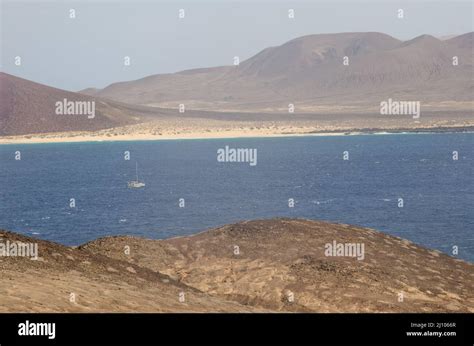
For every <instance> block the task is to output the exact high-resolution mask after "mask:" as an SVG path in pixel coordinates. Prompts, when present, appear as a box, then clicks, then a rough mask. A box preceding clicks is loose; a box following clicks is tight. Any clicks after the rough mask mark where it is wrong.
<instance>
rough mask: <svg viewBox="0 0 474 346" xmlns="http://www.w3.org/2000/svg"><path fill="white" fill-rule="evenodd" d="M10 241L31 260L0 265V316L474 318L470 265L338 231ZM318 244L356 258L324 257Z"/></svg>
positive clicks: (405, 244)
mask: <svg viewBox="0 0 474 346" xmlns="http://www.w3.org/2000/svg"><path fill="white" fill-rule="evenodd" d="M15 242H23V243H37V244H38V253H39V258H38V259H37V260H31V259H29V258H26V257H0V275H1V278H2V280H0V312H30V311H33V312H51V311H53V312H262V311H272V312H284V311H297V312H474V265H473V264H471V263H467V262H464V261H462V260H458V259H455V258H452V257H449V256H447V255H444V254H442V253H440V252H438V251H434V250H429V249H426V248H423V247H420V246H417V245H415V244H413V243H411V242H410V241H407V240H404V239H400V238H396V237H392V236H389V235H385V234H383V233H381V232H377V231H374V230H371V229H366V228H359V227H354V226H349V225H344V224H330V223H326V222H319V221H311V220H302V219H272V220H260V221H246V222H241V223H237V224H233V225H226V226H223V227H219V228H215V229H211V230H208V231H205V232H202V233H199V234H196V235H193V236H187V237H178V238H172V239H167V240H150V239H143V238H136V237H128V236H116V237H107V238H101V239H97V240H95V241H92V242H90V243H87V244H84V245H82V246H79V247H67V246H63V245H59V244H56V243H52V242H48V241H42V240H37V239H33V238H29V237H25V236H22V235H18V234H15V233H11V232H7V231H0V243H3V244H6V243H9V244H11V243H15ZM328 244H333V245H334V244H359V245H361V244H363V246H364V247H363V249H364V252H363V253H359V255H361V256H356V257H348V256H327V255H328V254H337V252H336V251H334V252H332V251H329V252H328ZM359 249H360V248H359ZM344 254H345V255H347V252H346V253H344Z"/></svg>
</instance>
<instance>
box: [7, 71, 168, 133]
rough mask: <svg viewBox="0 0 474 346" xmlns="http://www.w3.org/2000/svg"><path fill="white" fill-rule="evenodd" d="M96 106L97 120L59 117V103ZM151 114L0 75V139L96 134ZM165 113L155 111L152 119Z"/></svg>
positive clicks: (119, 104) (71, 116)
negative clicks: (58, 133) (23, 135)
mask: <svg viewBox="0 0 474 346" xmlns="http://www.w3.org/2000/svg"><path fill="white" fill-rule="evenodd" d="M64 99H66V100H67V101H72V102H76V101H79V102H84V101H85V102H88V101H94V102H95V117H94V118H91V119H89V118H88V117H87V115H79V114H76V115H62V114H56V102H61V101H63V100H64ZM148 113H150V112H149V110H146V109H143V108H140V107H135V106H129V105H125V104H122V103H119V102H114V101H109V100H102V99H100V98H97V97H93V96H88V95H83V94H79V93H74V92H69V91H65V90H61V89H56V88H52V87H49V86H46V85H43V84H39V83H35V82H32V81H29V80H26V79H22V78H18V77H15V76H12V75H9V74H6V73H3V72H0V136H5V135H21V134H31V133H44V132H58V131H94V130H100V129H106V128H112V127H118V126H124V125H130V124H137V123H141V122H143V121H145V119H146V117H147V114H148ZM161 113H162V111H160V110H158V109H154V110H153V114H148V115H153V116H155V117H156V116H157V115H158V116H159V115H160V114H161Z"/></svg>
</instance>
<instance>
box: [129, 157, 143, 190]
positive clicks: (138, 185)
mask: <svg viewBox="0 0 474 346" xmlns="http://www.w3.org/2000/svg"><path fill="white" fill-rule="evenodd" d="M135 170H136V173H137V179H136V180H132V181H129V182H128V187H129V188H130V189H139V188H141V187H144V186H145V183H144V182H142V181H140V180H138V162H135Z"/></svg>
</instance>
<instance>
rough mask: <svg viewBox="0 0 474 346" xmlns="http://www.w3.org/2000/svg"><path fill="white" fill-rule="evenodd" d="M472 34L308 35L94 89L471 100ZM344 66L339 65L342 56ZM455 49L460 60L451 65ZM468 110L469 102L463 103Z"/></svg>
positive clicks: (198, 98) (244, 105)
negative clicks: (231, 58)
mask: <svg viewBox="0 0 474 346" xmlns="http://www.w3.org/2000/svg"><path fill="white" fill-rule="evenodd" d="M472 37H473V33H468V34H464V35H461V36H457V37H454V38H451V39H449V40H445V41H442V40H439V39H437V38H435V37H432V36H429V35H422V36H420V37H417V38H415V39H412V40H410V41H406V42H402V41H399V40H397V39H395V38H393V37H391V36H388V35H385V34H381V33H372V32H369V33H340V34H322V35H310V36H304V37H300V38H297V39H294V40H291V41H289V42H287V43H285V44H283V45H281V46H278V47H271V48H267V49H264V50H263V51H261V52H260V53H258V54H257V55H255V56H253V57H251V58H250V59H248V60H246V61H243V62H241V63H240V65H239V66H223V67H217V68H202V69H195V70H189V71H183V72H178V73H174V74H162V75H154V76H149V77H146V78H143V79H139V80H136V81H130V82H121V83H115V84H112V85H110V86H108V87H106V88H104V89H102V90H100V91H97V92H95V94H96V95H99V96H102V97H106V98H110V99H115V100H122V101H124V102H128V103H133V104H141V105H154V106H165V107H169V106H171V105H174V106H175V105H176V104H178V103H184V104H186V105H188V106H189V108H193V109H210V110H223V109H234V110H268V109H271V108H272V107H273V108H279V107H280V108H283V109H285V108H286V107H287V105H288V103H291V102H293V103H296V102H298V104H304V105H305V106H306V108H307V107H308V106H311V105H313V106H316V105H321V104H329V105H331V104H332V105H335V106H340V105H345V104H348V105H350V104H365V105H368V106H371V105H373V104H378V103H379V102H380V100H385V99H387V98H389V97H391V98H394V99H396V98H403V100H405V99H407V100H417V101H422V102H424V103H429V102H431V103H433V102H440V103H441V102H443V101H460V102H463V101H472V91H473V83H474V82H473V78H472V77H473V66H474V64H473V59H474V58H473V54H472V49H473V44H472ZM344 56H347V57H348V58H349V65H348V66H344V65H343V57H344ZM453 56H457V57H458V59H459V65H458V66H453V65H452V58H453ZM467 109H470V107H467Z"/></svg>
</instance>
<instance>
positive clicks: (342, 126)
mask: <svg viewBox="0 0 474 346" xmlns="http://www.w3.org/2000/svg"><path fill="white" fill-rule="evenodd" d="M473 130H474V120H470V119H468V118H466V119H461V120H456V121H448V120H440V119H436V118H435V119H429V120H427V121H425V122H424V123H416V122H404V121H400V120H393V119H392V120H390V119H389V120H385V121H379V122H378V123H375V125H374V123H373V122H372V121H370V120H366V119H356V120H354V119H350V120H347V121H345V122H341V121H339V122H336V121H330V120H326V121H323V122H321V121H319V120H298V121H272V120H269V121H232V120H215V119H200V118H173V119H165V120H159V121H153V122H146V123H143V124H137V125H129V126H122V127H116V128H111V129H105V130H99V131H69V132H51V133H36V134H30V135H17V136H0V145H1V144H33V143H68V142H109V141H156V140H184V139H213V138H215V139H219V138H251V137H259V138H266V137H296V136H344V135H357V134H388V133H403V132H459V131H462V132H469V131H473Z"/></svg>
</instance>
